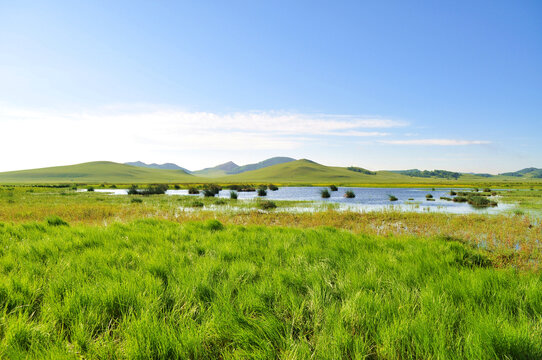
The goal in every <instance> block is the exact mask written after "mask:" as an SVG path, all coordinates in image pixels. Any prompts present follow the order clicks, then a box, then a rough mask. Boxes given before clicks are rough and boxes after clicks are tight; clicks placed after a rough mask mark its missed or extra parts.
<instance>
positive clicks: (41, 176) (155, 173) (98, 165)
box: [0, 161, 201, 184]
mask: <svg viewBox="0 0 542 360" xmlns="http://www.w3.org/2000/svg"><path fill="white" fill-rule="evenodd" d="M102 182H108V183H151V182H185V183H186V182H201V179H199V178H197V177H195V176H193V175H189V174H187V173H185V172H184V171H182V170H162V169H150V168H144V167H136V166H130V165H125V164H119V163H114V162H110V161H94V162H88V163H82V164H76V165H67V166H55V167H48V168H41V169H32V170H20V171H9V172H3V173H0V183H4V184H9V183H102Z"/></svg>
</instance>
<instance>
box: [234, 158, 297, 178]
mask: <svg viewBox="0 0 542 360" xmlns="http://www.w3.org/2000/svg"><path fill="white" fill-rule="evenodd" d="M291 161H295V159H294V158H291V157H284V156H277V157H272V158H270V159H267V160H264V161H260V162H258V163H255V164H248V165H243V166H239V167H237V169H234V170H232V171H230V172H228V174H240V173H243V172H245V171H252V170H258V169H263V168H265V167H268V166H273V165H277V164H284V163H287V162H291Z"/></svg>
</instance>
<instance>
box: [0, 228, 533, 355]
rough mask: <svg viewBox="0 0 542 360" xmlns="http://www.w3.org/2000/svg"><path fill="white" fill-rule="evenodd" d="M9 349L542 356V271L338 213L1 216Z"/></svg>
mask: <svg viewBox="0 0 542 360" xmlns="http://www.w3.org/2000/svg"><path fill="white" fill-rule="evenodd" d="M0 244H1V246H2V249H3V250H2V253H1V256H0V271H1V272H2V274H3V275H4V276H3V277H2V278H1V280H0V281H1V282H0V301H1V305H2V310H1V315H0V316H1V327H0V329H1V332H0V355H1V357H3V358H23V357H32V358H36V357H39V358H74V359H75V358H81V357H82V358H120V359H122V358H127V359H128V358H129V359H174V358H179V359H181V358H194V359H209V358H224V359H226V358H247V357H248V358H266V359H271V358H289V359H303V358H306V359H308V358H318V359H338V358H359V359H361V358H385V359H395V358H420V359H421V358H423V359H427V358H443V359H444V358H447V359H449V358H469V359H474V358H476V359H494V358H518V359H519V358H524V359H538V358H540V357H542V328H541V327H540V323H541V321H542V292H541V289H542V279H541V278H540V276H539V275H538V274H535V273H528V272H527V273H522V272H518V271H517V270H514V269H512V268H507V269H495V268H494V267H493V266H492V263H491V261H490V260H489V259H488V258H487V257H486V256H485V255H484V253H482V252H480V251H478V250H474V249H472V248H470V247H469V246H467V245H465V244H462V243H459V242H457V241H435V240H432V239H426V238H423V237H416V238H414V237H378V236H367V235H355V234H352V233H351V232H347V231H341V230H337V229H335V228H320V229H314V230H300V229H288V228H281V227H274V228H269V227H256V226H248V227H244V226H227V227H224V226H223V225H222V224H221V223H219V222H217V221H216V220H212V221H207V222H203V223H201V222H199V223H186V224H184V225H179V224H176V223H172V222H168V221H157V220H144V221H136V222H134V223H130V224H115V225H111V226H108V227H94V226H84V225H82V226H67V225H64V224H63V223H62V222H61V221H60V220H58V219H56V218H50V219H49V221H48V223H47V222H46V223H27V224H23V225H9V224H2V225H0Z"/></svg>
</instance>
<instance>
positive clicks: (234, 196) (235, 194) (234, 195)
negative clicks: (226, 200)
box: [230, 190, 239, 200]
mask: <svg viewBox="0 0 542 360" xmlns="http://www.w3.org/2000/svg"><path fill="white" fill-rule="evenodd" d="M238 196H239V195H238V194H237V192H236V191H233V190H232V191H230V199H232V200H237V197H238Z"/></svg>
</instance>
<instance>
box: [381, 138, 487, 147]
mask: <svg viewBox="0 0 542 360" xmlns="http://www.w3.org/2000/svg"><path fill="white" fill-rule="evenodd" d="M379 142H381V143H384V144H392V145H437V146H465V145H484V144H491V141H486V140H456V139H417V140H380V141H379Z"/></svg>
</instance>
